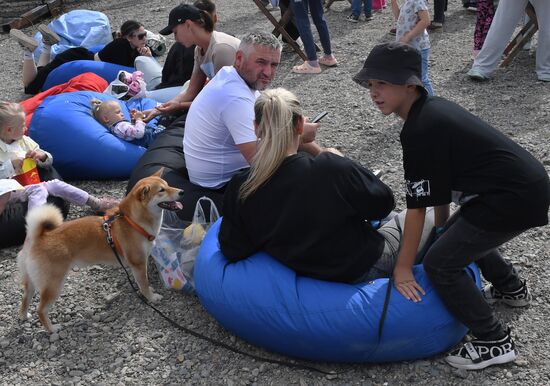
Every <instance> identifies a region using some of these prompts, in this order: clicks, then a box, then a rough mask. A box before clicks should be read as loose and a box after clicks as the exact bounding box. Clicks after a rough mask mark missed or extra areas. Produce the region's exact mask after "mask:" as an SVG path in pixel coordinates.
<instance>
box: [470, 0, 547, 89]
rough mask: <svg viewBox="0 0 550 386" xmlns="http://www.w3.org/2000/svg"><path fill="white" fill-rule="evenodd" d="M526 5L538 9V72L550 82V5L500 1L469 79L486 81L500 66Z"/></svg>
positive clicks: (542, 1) (536, 1)
mask: <svg viewBox="0 0 550 386" xmlns="http://www.w3.org/2000/svg"><path fill="white" fill-rule="evenodd" d="M527 1H530V2H531V4H533V7H534V8H535V12H536V14H537V21H538V26H539V31H538V34H539V36H538V45H537V59H536V71H537V77H538V79H539V80H541V81H545V82H550V1H549V0H500V2H499V4H498V7H497V11H496V13H495V16H494V18H493V23H492V24H491V28H489V32H488V34H487V37H486V39H485V43H484V44H483V47H482V48H481V51H480V52H479V54H478V56H477V57H476V58H475V60H474V64H473V65H472V68H471V69H470V71H468V76H469V77H470V78H472V79H474V80H479V81H483V80H487V79H489V77H490V76H491V74H492V73H493V71H494V70H495V69H496V67H497V66H498V64H499V62H500V59H501V57H502V54H503V52H504V49H505V47H506V45H507V44H508V42H509V41H510V39H511V37H512V34H513V33H514V30H515V28H516V26H517V25H518V22H519V21H520V19H521V18H522V17H523V14H524V11H525V7H526V6H527Z"/></svg>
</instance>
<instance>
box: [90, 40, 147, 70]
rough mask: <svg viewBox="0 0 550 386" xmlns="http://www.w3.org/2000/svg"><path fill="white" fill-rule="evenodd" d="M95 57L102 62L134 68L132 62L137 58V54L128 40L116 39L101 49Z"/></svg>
mask: <svg viewBox="0 0 550 386" xmlns="http://www.w3.org/2000/svg"><path fill="white" fill-rule="evenodd" d="M97 55H98V56H99V59H101V61H102V62H108V63H114V64H120V65H121V66H128V67H134V60H135V59H136V58H137V57H138V56H139V53H138V52H137V50H136V49H135V48H132V46H131V45H130V42H129V41H128V39H125V38H117V39H114V40H113V41H112V42H110V43H109V44H107V45H106V46H105V47H103V49H102V50H101V51H99V52H98V53H97Z"/></svg>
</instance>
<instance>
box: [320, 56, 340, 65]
mask: <svg viewBox="0 0 550 386" xmlns="http://www.w3.org/2000/svg"><path fill="white" fill-rule="evenodd" d="M319 64H322V65H323V66H327V67H335V66H337V65H338V61H337V60H336V58H335V57H334V55H330V56H326V55H325V56H323V57H321V58H320V59H319Z"/></svg>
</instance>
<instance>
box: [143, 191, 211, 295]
mask: <svg viewBox="0 0 550 386" xmlns="http://www.w3.org/2000/svg"><path fill="white" fill-rule="evenodd" d="M205 202H209V203H210V216H209V218H208V219H207V218H206V216H205V213H204V208H203V203H205ZM164 216H165V217H164V220H163V225H162V227H161V228H160V233H159V235H158V236H157V238H156V240H155V245H154V246H153V249H152V251H151V255H152V256H153V259H154V260H155V264H156V265H157V269H158V271H159V273H160V276H161V278H162V282H163V284H164V286H165V287H166V288H172V289H175V290H178V291H182V292H185V293H190V294H192V293H194V291H195V283H194V281H193V267H194V265H195V258H196V257H197V253H198V252H199V248H200V245H201V243H202V239H203V238H204V235H205V234H206V231H207V230H208V228H210V226H211V225H212V224H213V223H214V222H215V221H216V220H217V219H218V218H219V213H218V209H217V208H216V205H215V204H214V202H213V201H212V200H211V199H209V198H208V197H204V196H203V197H201V198H200V199H199V200H198V201H197V205H196V206H195V213H194V215H193V221H191V222H189V221H182V220H180V219H179V218H178V217H177V215H175V214H174V213H173V212H165V213H164Z"/></svg>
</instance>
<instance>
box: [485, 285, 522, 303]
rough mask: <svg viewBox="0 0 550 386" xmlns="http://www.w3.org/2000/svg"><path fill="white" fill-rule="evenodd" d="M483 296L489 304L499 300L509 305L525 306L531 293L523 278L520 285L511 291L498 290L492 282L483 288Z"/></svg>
mask: <svg viewBox="0 0 550 386" xmlns="http://www.w3.org/2000/svg"><path fill="white" fill-rule="evenodd" d="M483 296H484V297H485V300H486V301H487V303H489V304H495V303H497V302H500V303H504V304H506V305H507V306H510V307H527V306H528V305H529V303H530V302H531V293H530V292H529V288H527V283H526V282H525V280H523V281H522V283H521V287H519V288H518V289H517V290H515V291H512V292H500V291H499V290H497V289H496V288H495V287H493V285H492V284H488V285H486V286H485V288H483Z"/></svg>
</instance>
